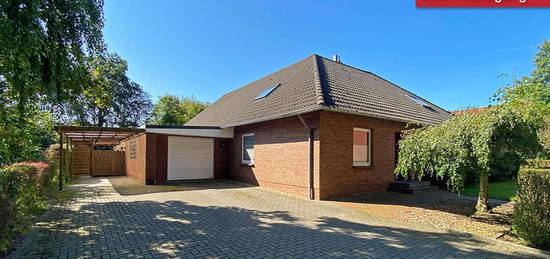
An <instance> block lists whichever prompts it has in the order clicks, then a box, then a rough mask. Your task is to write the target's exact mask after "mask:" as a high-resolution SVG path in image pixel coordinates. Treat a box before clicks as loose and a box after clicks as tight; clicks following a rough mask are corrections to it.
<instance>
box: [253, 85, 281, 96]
mask: <svg viewBox="0 0 550 259" xmlns="http://www.w3.org/2000/svg"><path fill="white" fill-rule="evenodd" d="M277 87H279V84H276V85H272V86H271V87H269V88H267V89H265V90H264V91H263V92H261V93H260V94H259V95H258V96H256V98H254V100H258V99H262V98H264V97H266V96H268V95H269V94H270V93H272V92H273V91H275V89H277Z"/></svg>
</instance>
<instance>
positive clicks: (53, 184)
mask: <svg viewBox="0 0 550 259" xmlns="http://www.w3.org/2000/svg"><path fill="white" fill-rule="evenodd" d="M43 157H44V159H45V161H34V162H22V163H17V164H12V165H9V166H5V167H0V257H1V256H2V253H3V252H5V251H6V249H7V248H8V245H9V242H10V240H11V238H12V237H13V235H14V234H16V233H18V232H21V231H24V230H25V229H26V228H27V227H28V226H29V224H30V223H31V220H32V216H33V215H36V214H38V213H40V212H42V211H44V209H45V208H46V207H47V202H48V201H58V200H60V199H67V198H68V197H69V196H70V195H72V194H73V192H67V191H64V192H59V191H58V186H59V182H58V180H59V178H58V172H59V167H58V165H59V164H58V163H59V144H53V145H51V146H50V147H48V148H47V149H46V150H45V151H44V153H43ZM64 179H70V177H68V176H67V175H65V176H64ZM66 184H68V182H64V185H66Z"/></svg>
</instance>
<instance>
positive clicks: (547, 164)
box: [527, 159, 550, 169]
mask: <svg viewBox="0 0 550 259" xmlns="http://www.w3.org/2000/svg"><path fill="white" fill-rule="evenodd" d="M527 167H529V168H545V169H550V160H542V159H529V160H527Z"/></svg>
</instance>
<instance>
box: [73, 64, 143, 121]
mask: <svg viewBox="0 0 550 259" xmlns="http://www.w3.org/2000/svg"><path fill="white" fill-rule="evenodd" d="M88 67H89V68H88V69H89V73H90V78H91V83H90V87H89V88H87V89H86V90H84V91H83V92H82V94H80V95H79V96H77V98H75V99H73V100H71V101H70V102H69V103H68V108H67V110H68V114H69V116H70V117H73V119H72V120H73V121H74V122H75V123H76V124H79V125H94V126H119V127H138V126H140V125H142V124H143V123H144V122H145V119H146V118H147V117H148V116H149V114H150V112H151V109H152V107H153V104H152V102H151V99H150V97H149V95H148V94H147V92H145V90H143V88H141V86H140V85H139V84H137V83H135V82H133V81H132V80H130V79H129V78H128V76H127V75H126V72H127V70H128V63H127V62H126V61H125V60H123V59H122V58H121V57H119V56H118V55H117V54H107V55H103V56H94V57H92V58H90V59H89V61H88ZM69 120H71V119H69Z"/></svg>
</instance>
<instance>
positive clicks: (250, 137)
mask: <svg viewBox="0 0 550 259" xmlns="http://www.w3.org/2000/svg"><path fill="white" fill-rule="evenodd" d="M242 162H243V164H253V163H254V134H244V135H243V143H242Z"/></svg>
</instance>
